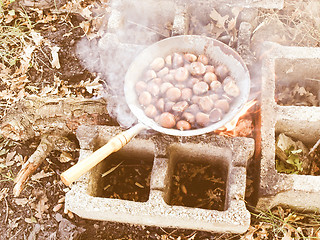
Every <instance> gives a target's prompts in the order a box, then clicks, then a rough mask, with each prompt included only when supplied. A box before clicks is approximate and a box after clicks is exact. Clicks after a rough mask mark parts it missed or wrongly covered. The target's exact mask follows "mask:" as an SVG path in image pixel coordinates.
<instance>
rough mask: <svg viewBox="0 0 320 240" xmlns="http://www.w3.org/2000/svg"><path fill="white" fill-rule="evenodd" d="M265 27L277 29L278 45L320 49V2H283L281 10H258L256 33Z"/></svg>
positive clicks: (286, 0)
mask: <svg viewBox="0 0 320 240" xmlns="http://www.w3.org/2000/svg"><path fill="white" fill-rule="evenodd" d="M267 26H269V27H270V28H278V32H277V34H279V36H277V37H278V39H279V42H280V43H285V44H288V45H295V46H307V47H320V1H318V0H285V6H284V8H283V9H282V10H260V11H259V17H258V27H257V28H256V31H258V30H259V28H265V27H267ZM273 37H274V36H270V38H271V39H272V40H274V39H273Z"/></svg>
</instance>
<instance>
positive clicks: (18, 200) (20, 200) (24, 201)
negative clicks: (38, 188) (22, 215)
mask: <svg viewBox="0 0 320 240" xmlns="http://www.w3.org/2000/svg"><path fill="white" fill-rule="evenodd" d="M14 201H15V203H16V204H17V205H19V206H25V205H26V204H27V203H28V201H29V200H28V198H14Z"/></svg>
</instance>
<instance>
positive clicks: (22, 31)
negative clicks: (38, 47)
mask: <svg viewBox="0 0 320 240" xmlns="http://www.w3.org/2000/svg"><path fill="white" fill-rule="evenodd" d="M12 2H14V1H13V0H0V61H1V63H2V64H4V65H6V66H9V67H12V66H15V65H16V64H18V63H19V61H20V59H21V58H22V55H23V50H24V48H25V47H26V46H27V45H28V43H30V42H31V40H32V38H31V36H30V33H31V29H32V28H33V27H34V23H32V21H31V20H30V17H29V16H28V14H27V13H26V12H25V11H24V10H19V11H18V12H17V11H15V10H12V9H9V5H10V3H12Z"/></svg>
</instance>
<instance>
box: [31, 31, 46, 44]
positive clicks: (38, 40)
mask: <svg viewBox="0 0 320 240" xmlns="http://www.w3.org/2000/svg"><path fill="white" fill-rule="evenodd" d="M30 34H31V37H32V40H33V42H34V43H35V44H36V45H37V46H40V45H41V42H42V39H43V37H42V36H41V35H40V33H37V32H35V31H34V30H31V32H30Z"/></svg>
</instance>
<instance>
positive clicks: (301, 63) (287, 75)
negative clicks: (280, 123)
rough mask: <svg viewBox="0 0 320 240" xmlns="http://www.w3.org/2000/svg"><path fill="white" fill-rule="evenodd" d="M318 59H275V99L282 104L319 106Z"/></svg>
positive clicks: (319, 61) (319, 62)
mask: <svg viewBox="0 0 320 240" xmlns="http://www.w3.org/2000/svg"><path fill="white" fill-rule="evenodd" d="M319 65H320V59H276V62H275V74H276V90H275V100H276V102H277V104H279V105H283V106H319V99H320V91H319V90H320V68H319Z"/></svg>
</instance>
